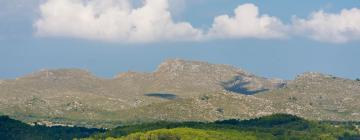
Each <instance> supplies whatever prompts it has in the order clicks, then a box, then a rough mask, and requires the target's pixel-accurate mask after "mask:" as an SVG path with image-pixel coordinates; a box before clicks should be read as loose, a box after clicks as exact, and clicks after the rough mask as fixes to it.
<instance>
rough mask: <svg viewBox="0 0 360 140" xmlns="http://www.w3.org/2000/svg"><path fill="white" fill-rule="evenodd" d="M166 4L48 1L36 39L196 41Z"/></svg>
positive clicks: (158, 0) (195, 33)
mask: <svg viewBox="0 0 360 140" xmlns="http://www.w3.org/2000/svg"><path fill="white" fill-rule="evenodd" d="M168 8H169V3H168V1H167V0H145V1H144V4H143V5H142V6H140V7H139V8H134V7H133V6H132V4H131V2H130V0H48V1H47V2H45V3H44V4H42V5H41V6H40V12H41V18H40V19H38V20H37V21H36V23H35V25H34V26H35V28H36V30H37V32H36V34H37V35H39V36H64V37H76V38H84V39H96V40H105V41H119V42H152V41H159V40H198V39H200V38H201V37H202V32H201V31H200V30H198V29H195V28H193V27H192V25H191V24H190V23H187V22H179V23H175V22H174V21H173V20H172V17H171V14H170V12H169V9H168Z"/></svg>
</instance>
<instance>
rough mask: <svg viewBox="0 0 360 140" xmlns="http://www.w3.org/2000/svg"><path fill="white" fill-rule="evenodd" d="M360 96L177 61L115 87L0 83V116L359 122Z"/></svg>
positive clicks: (79, 77)
mask: <svg viewBox="0 0 360 140" xmlns="http://www.w3.org/2000/svg"><path fill="white" fill-rule="evenodd" d="M1 83H2V84H1ZM358 93H360V82H356V81H354V80H349V79H344V78H339V77H334V76H331V75H326V74H320V73H313V72H312V73H311V72H310V73H304V74H301V75H299V76H298V77H297V78H295V79H294V80H279V79H268V78H264V77H260V76H256V75H254V74H251V73H249V72H247V71H244V70H242V69H239V68H235V67H233V66H230V65H221V64H210V63H207V62H200V61H187V60H179V59H175V60H167V61H165V62H163V63H162V64H160V65H159V67H158V68H157V69H156V70H155V71H154V72H152V73H139V72H126V73H121V74H119V75H118V76H116V77H114V78H112V79H104V78H99V77H97V76H95V75H93V74H91V73H90V72H89V71H85V70H81V69H58V70H42V71H40V72H35V73H33V74H29V75H26V76H24V77H20V78H17V79H13V80H5V81H4V82H0V97H1V98H0V112H1V113H3V114H6V115H9V116H13V117H18V118H20V119H21V120H25V121H28V122H31V121H37V120H39V119H40V120H50V121H54V118H62V119H61V120H62V121H73V122H72V123H76V121H81V122H94V121H95V122H96V121H98V122H99V124H103V122H108V121H121V122H131V121H139V120H144V121H146V120H163V119H167V120H183V121H186V120H196V121H214V120H217V119H226V118H241V119H246V118H252V117H259V116H262V115H269V114H272V113H288V114H294V115H298V116H301V117H305V118H308V119H315V120H322V119H323V120H340V121H341V120H360V110H359V109H357V108H356V106H358V105H360V104H359V103H357V102H356V99H360V95H359V94H358ZM158 112H161V113H158ZM319 113H322V114H320V115H319ZM29 116H30V117H29ZM85 124H86V123H85Z"/></svg>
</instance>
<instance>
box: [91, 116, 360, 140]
mask: <svg viewBox="0 0 360 140" xmlns="http://www.w3.org/2000/svg"><path fill="white" fill-rule="evenodd" d="M358 124H359V123H356V122H319V121H308V120H305V119H302V118H300V117H297V116H293V115H287V114H275V115H271V116H265V117H260V118H256V119H251V120H243V121H240V120H235V119H233V120H224V121H216V122H211V123H210V122H209V123H203V122H177V123H175V122H157V123H148V124H139V125H131V126H122V127H118V128H115V129H113V130H109V131H106V132H105V133H99V134H95V135H93V136H91V137H90V138H87V139H86V140H96V139H108V140H113V139H115V140H256V139H259V140H312V139H313V140H358V139H360V132H359V130H358V128H357V125H358Z"/></svg>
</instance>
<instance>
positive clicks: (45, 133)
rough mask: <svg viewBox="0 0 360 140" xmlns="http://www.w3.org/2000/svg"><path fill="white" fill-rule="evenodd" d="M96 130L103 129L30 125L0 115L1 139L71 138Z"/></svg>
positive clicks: (52, 139)
mask: <svg viewBox="0 0 360 140" xmlns="http://www.w3.org/2000/svg"><path fill="white" fill-rule="evenodd" d="M96 132H103V131H102V130H99V129H87V128H81V127H61V126H56V127H46V126H40V125H35V126H30V125H28V124H25V123H22V122H20V121H17V120H13V119H10V118H9V117H7V116H0V139H1V140H59V139H61V140H71V139H73V138H76V137H77V138H82V137H88V136H90V135H92V134H94V133H96Z"/></svg>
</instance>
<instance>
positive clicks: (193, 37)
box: [0, 0, 360, 79]
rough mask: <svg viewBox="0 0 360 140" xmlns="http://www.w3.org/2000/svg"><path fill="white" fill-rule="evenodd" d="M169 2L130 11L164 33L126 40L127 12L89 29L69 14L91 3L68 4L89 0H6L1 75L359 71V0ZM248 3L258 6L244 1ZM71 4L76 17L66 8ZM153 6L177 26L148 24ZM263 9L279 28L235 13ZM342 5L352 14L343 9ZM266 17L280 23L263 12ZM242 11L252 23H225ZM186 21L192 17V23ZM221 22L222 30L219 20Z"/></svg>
mask: <svg viewBox="0 0 360 140" xmlns="http://www.w3.org/2000/svg"><path fill="white" fill-rule="evenodd" d="M67 1H68V0H67ZM90 1H96V0H90ZM119 1H121V0H119ZM122 1H126V0H122ZM153 1H154V0H148V3H155V2H153ZM162 1H163V2H164V3H156V4H148V6H149V7H150V8H148V9H147V10H150V11H145V12H139V13H138V14H137V15H136V16H133V15H131V14H129V15H127V16H126V17H132V19H131V23H129V25H131V26H136V27H137V29H138V30H143V31H145V30H146V31H148V29H149V27H150V29H149V30H151V31H161V32H160V33H157V32H156V33H154V32H141V33H145V34H146V35H147V33H148V34H150V35H151V36H150V37H149V36H146V35H143V34H140V35H139V34H136V33H137V32H136V33H135V32H134V31H133V30H132V29H127V28H124V30H121V31H124V32H128V34H135V35H133V36H127V35H128V34H125V36H124V35H123V34H122V32H120V31H118V32H114V33H113V32H110V31H113V29H118V28H120V24H121V27H122V25H123V21H130V19H129V18H124V17H119V16H115V17H111V18H108V19H107V18H104V20H103V21H94V24H91V23H90V22H91V21H93V20H89V21H90V22H89V23H88V24H89V25H91V27H93V28H91V29H89V30H87V28H84V30H81V29H82V28H81V27H83V26H84V25H83V24H80V22H81V21H78V20H76V19H75V20H72V21H71V20H68V19H73V18H74V17H72V16H73V15H77V13H84V11H86V8H87V7H84V9H85V10H84V11H80V10H78V9H81V8H74V9H71V8H69V7H72V6H74V5H75V6H76V4H79V3H80V4H84V5H86V3H81V1H80V2H79V3H70V2H69V3H66V4H68V5H65V4H64V3H59V2H56V0H32V1H29V0H12V1H6V0H1V1H0V64H1V65H0V78H1V79H7V78H14V77H18V76H21V75H24V74H27V73H31V72H34V71H37V70H40V69H56V68H82V69H87V70H90V71H91V72H93V73H95V74H96V75H98V76H102V77H112V76H114V75H116V74H118V73H120V72H125V71H129V70H131V71H141V72H150V71H154V70H155V69H156V67H157V65H158V64H160V63H161V62H162V61H164V60H166V59H171V58H182V59H188V60H201V61H208V62H210V63H220V64H231V65H234V66H237V67H240V68H243V69H246V70H248V71H250V72H252V73H255V74H258V75H260V76H265V77H277V78H283V79H293V78H294V77H295V76H296V75H298V74H301V73H303V72H306V71H316V72H322V73H327V74H333V75H337V76H341V77H346V78H351V79H355V78H358V77H360V63H359V62H357V61H358V60H360V55H358V54H359V53H360V45H359V43H360V42H359V40H360V39H359V38H360V33H359V32H360V31H359V30H360V24H359V26H357V24H356V23H360V22H359V21H360V18H359V17H360V16H359V13H358V11H357V10H358V9H357V8H360V2H359V1H357V0H348V1H324V0H319V1H310V0H305V1H302V2H301V3H298V2H296V1H289V0H286V1H285V0H267V1H242V0H222V1H219V0H206V1H205V0H196V1H191V0H173V1H170V2H169V3H167V1H166V0H162ZM246 3H251V4H247V5H245V6H244V4H246ZM132 4H133V6H132V7H130V9H139V8H142V7H143V6H144V5H146V4H143V3H142V1H140V0H138V1H135V2H133V3H132ZM166 4H169V5H166ZM59 5H60V6H59ZM89 5H90V4H89ZM55 6H56V7H57V8H58V9H56V8H54V7H55ZM61 6H63V7H61ZM40 7H43V8H42V9H41V8H40ZM59 7H60V9H59ZM64 7H65V8H67V12H68V13H72V14H71V15H69V14H65V13H67V12H64V11H61V9H62V8H64ZM164 7H165V8H164ZM238 7H241V8H238ZM110 8H111V7H108V6H106V4H105V6H104V7H100V8H99V9H100V11H101V10H102V11H106V10H108V9H110ZM127 8H128V7H127ZM153 8H154V9H156V8H159V9H162V10H154V11H156V12H154V15H156V14H160V15H166V13H167V12H169V13H171V16H170V18H167V17H166V18H164V19H159V20H158V22H159V23H157V24H163V23H167V24H164V25H169V26H166V27H165V26H164V28H155V27H154V29H153V28H152V27H153V25H151V26H147V24H146V23H147V20H144V19H143V17H142V16H144V17H151V16H153V15H151V14H150V15H147V14H149V13H152V12H153V11H152V10H153ZM237 8H238V9H240V10H238V11H240V12H238V14H236V13H234V10H235V9H237ZM256 8H258V10H259V11H260V13H259V15H258V17H257V18H256V21H262V22H266V23H269V24H271V25H276V26H254V27H253V26H251V27H253V28H251V29H252V30H246V29H247V28H242V26H245V27H248V26H246V25H249V24H250V25H252V24H256V23H257V22H254V23H249V24H246V23H247V22H249V21H250V20H249V21H247V20H245V21H244V18H241V17H242V16H236V15H244V14H243V13H245V16H244V17H248V16H247V15H251V11H252V10H254V9H256ZM352 8H355V10H354V9H353V10H351V9H352ZM53 9H54V10H56V11H52V10H53ZM94 9H96V8H94ZM125 9H126V8H125ZM344 9H345V10H347V11H346V12H344V13H342V11H343V10H344ZM139 11H140V10H139ZM248 11H250V12H248ZM320 11H323V12H322V14H321V17H325V18H319V17H320V16H313V17H312V15H314V13H318V14H319V13H321V12H320ZM54 12H55V13H57V14H56V16H55V17H54V16H53V15H52V13H54ZM104 13H106V12H103V13H102V12H99V15H100V17H101V15H106V14H104ZM249 13H250V14H249ZM78 15H80V14H78ZM82 15H84V14H81V16H82ZM99 15H96V16H99ZM111 15H113V14H111V13H110V14H109V16H111ZM221 15H227V16H228V18H226V19H222V20H219V21H217V22H215V21H214V18H215V17H220V16H221ZM264 15H268V16H267V17H270V18H271V19H276V21H279V22H274V20H269V18H267V17H265V18H264ZM344 16H347V17H348V18H343V17H344ZM85 17H86V15H85ZM104 17H106V16H104ZM135 17H142V18H139V19H137V18H135ZM235 17H239V18H238V19H242V20H241V22H242V23H245V24H242V23H238V22H231V24H224V23H229V22H230V21H234V20H232V19H237V18H235ZM250 17H251V16H250ZM294 17H297V18H294ZM349 17H350V18H349ZM75 18H78V17H75ZM116 18H119V20H118V21H116V22H115V23H116V24H108V21H109V19H116ZM60 19H64V20H60ZM245 19H247V18H245ZM294 20H295V21H299V22H295V21H294ZM300 21H301V22H300ZM315 21H316V22H315ZM331 21H339V22H331ZM95 22H97V23H98V22H99V23H101V24H95ZM60 23H61V24H60ZM126 23H128V22H126ZM143 23H144V24H146V26H145V25H142V24H143ZM179 23H188V24H189V25H191V28H190V27H188V26H183V25H180V24H179ZM215 23H218V25H223V26H221V27H220V26H214V25H215ZM280 23H281V24H280ZM314 23H316V24H314ZM340 23H342V24H340ZM139 24H141V25H139ZM338 24H339V25H338ZM354 24H355V25H354ZM105 25H110V26H107V27H105ZM126 25H128V24H126ZM232 25H234V26H232ZM235 25H236V26H235ZM123 26H125V24H124V25H123ZM227 26H229V27H230V26H231V27H233V28H229V27H227ZM71 27H75V28H71ZM340 27H342V28H340ZM58 29H61V30H58ZM178 29H180V31H184V32H180V31H179V30H178ZM227 29H231V30H227ZM318 29H323V30H318ZM73 31H74V32H75V31H76V32H75V33H74V32H73ZM212 31H214V32H212ZM232 31H234V32H232ZM327 31H331V32H329V33H327ZM99 32H101V33H102V34H99ZM109 32H110V33H109ZM294 32H295V33H294ZM324 32H325V33H324ZM114 34H116V35H114ZM328 34H331V36H330V35H328Z"/></svg>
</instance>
